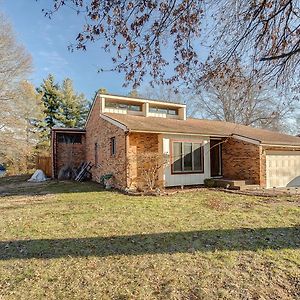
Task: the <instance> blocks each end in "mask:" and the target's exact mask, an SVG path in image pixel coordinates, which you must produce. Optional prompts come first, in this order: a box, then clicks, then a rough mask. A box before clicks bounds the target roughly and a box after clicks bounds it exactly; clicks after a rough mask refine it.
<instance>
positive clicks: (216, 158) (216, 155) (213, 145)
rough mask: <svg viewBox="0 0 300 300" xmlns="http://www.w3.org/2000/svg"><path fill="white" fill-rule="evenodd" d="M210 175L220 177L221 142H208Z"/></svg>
mask: <svg viewBox="0 0 300 300" xmlns="http://www.w3.org/2000/svg"><path fill="white" fill-rule="evenodd" d="M210 174H211V177H215V176H221V175H222V140H210Z"/></svg>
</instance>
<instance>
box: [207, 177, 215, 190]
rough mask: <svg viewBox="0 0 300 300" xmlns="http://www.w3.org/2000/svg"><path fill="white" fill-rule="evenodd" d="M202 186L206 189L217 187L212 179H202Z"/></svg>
mask: <svg viewBox="0 0 300 300" xmlns="http://www.w3.org/2000/svg"><path fill="white" fill-rule="evenodd" d="M204 185H205V186H206V187H208V188H214V187H217V184H216V182H215V180H214V179H211V178H206V179H204Z"/></svg>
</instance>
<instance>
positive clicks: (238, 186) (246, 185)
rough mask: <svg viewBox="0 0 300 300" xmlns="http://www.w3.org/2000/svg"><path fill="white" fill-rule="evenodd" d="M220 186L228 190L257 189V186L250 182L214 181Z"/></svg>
mask: <svg viewBox="0 0 300 300" xmlns="http://www.w3.org/2000/svg"><path fill="white" fill-rule="evenodd" d="M216 181H218V182H219V183H220V184H221V186H223V187H226V188H229V189H231V190H241V191H244V190H255V189H258V188H259V185H257V184H252V182H251V181H250V180H239V179H224V178H220V179H216Z"/></svg>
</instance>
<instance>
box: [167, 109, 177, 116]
mask: <svg viewBox="0 0 300 300" xmlns="http://www.w3.org/2000/svg"><path fill="white" fill-rule="evenodd" d="M168 115H173V116H176V115H178V111H177V110H176V109H168Z"/></svg>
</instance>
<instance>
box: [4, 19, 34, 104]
mask: <svg viewBox="0 0 300 300" xmlns="http://www.w3.org/2000/svg"><path fill="white" fill-rule="evenodd" d="M30 71H31V56H30V55H29V54H28V53H27V51H26V50H25V49H24V47H23V46H21V45H20V44H18V43H17V41H16V38H15V35H14V33H13V30H12V28H11V25H10V24H9V23H8V21H7V20H6V19H5V17H4V16H3V15H1V14H0V103H1V105H4V101H13V100H14V99H15V97H16V95H18V93H19V83H20V82H21V81H22V80H25V79H26V76H27V75H28V74H29V72H30Z"/></svg>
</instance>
